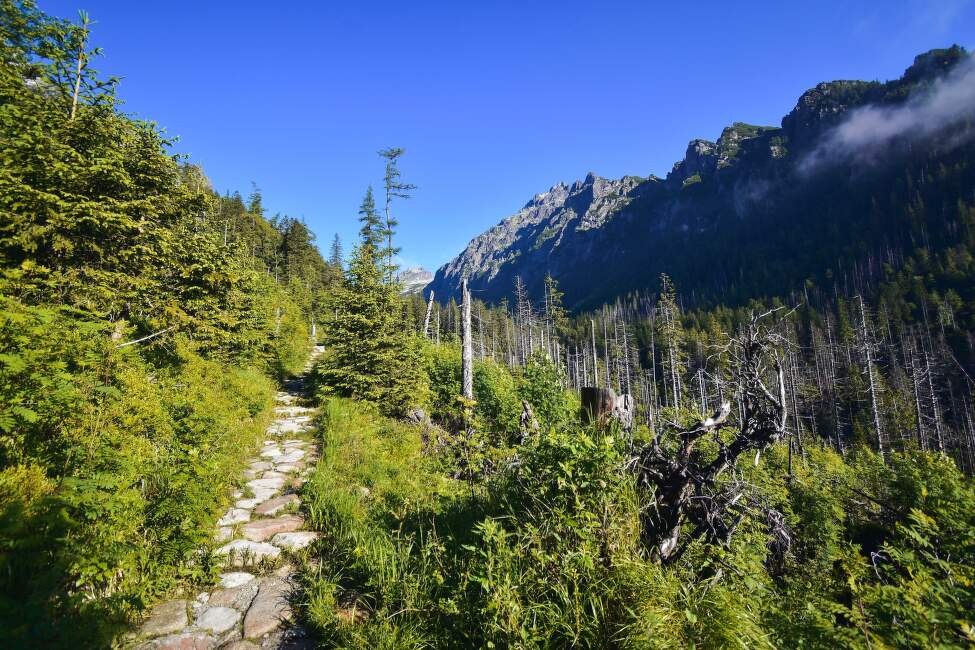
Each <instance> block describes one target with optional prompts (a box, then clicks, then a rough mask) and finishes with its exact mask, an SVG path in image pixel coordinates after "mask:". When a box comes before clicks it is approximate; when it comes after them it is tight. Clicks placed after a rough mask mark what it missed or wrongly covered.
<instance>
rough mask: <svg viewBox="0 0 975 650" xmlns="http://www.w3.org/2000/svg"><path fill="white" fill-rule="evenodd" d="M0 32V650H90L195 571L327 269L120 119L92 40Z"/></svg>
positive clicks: (307, 246)
mask: <svg viewBox="0 0 975 650" xmlns="http://www.w3.org/2000/svg"><path fill="white" fill-rule="evenodd" d="M0 26H2V28H3V32H2V35H3V39H2V42H0V61H2V64H0V143H2V144H0V261H2V271H0V273H2V275H0V639H5V641H0V645H4V646H5V647H22V646H23V645H27V644H29V645H31V646H34V647H53V646H57V645H65V646H69V647H99V646H101V645H102V644H104V643H107V640H108V639H110V638H111V636H112V635H113V633H114V632H115V631H117V629H118V626H119V624H120V623H123V622H124V621H125V620H126V617H127V616H130V615H132V614H135V613H138V612H139V611H140V610H141V609H142V608H143V607H145V606H146V605H147V604H149V603H151V602H152V601H153V600H154V599H156V598H158V597H159V596H160V595H162V594H164V593H165V592H166V591H167V590H169V589H171V588H172V587H173V586H174V584H176V583H178V582H179V581H181V580H185V579H187V578H192V577H193V576H194V574H199V573H200V572H201V571H204V568H203V567H201V566H199V564H194V563H193V562H192V561H191V560H192V557H193V556H192V553H193V552H194V551H195V550H196V549H197V548H198V547H199V546H200V544H201V543H202V542H204V541H206V540H207V539H208V538H209V534H210V529H211V527H212V524H213V522H214V521H215V518H216V516H217V509H218V507H219V506H220V505H221V504H222V502H223V501H224V500H225V499H226V498H227V497H228V494H229V488H230V486H231V484H232V482H233V481H234V477H235V475H236V471H237V468H238V465H239V464H240V463H241V462H242V460H243V458H244V457H245V455H246V454H247V453H248V452H249V451H251V450H252V449H253V446H254V445H256V444H258V441H259V440H260V437H261V436H262V435H263V429H264V426H265V424H266V422H267V420H268V418H269V417H270V406H271V398H272V395H273V391H272V388H273V382H274V381H276V380H277V379H278V378H280V377H282V376H284V375H286V374H287V373H289V372H292V371H294V370H295V369H297V368H300V367H301V366H302V365H303V364H304V362H305V359H306V358H307V353H308V351H309V349H310V347H311V345H312V338H311V330H312V328H313V327H314V324H315V322H316V321H317V320H320V319H321V312H322V310H323V307H322V305H323V300H324V299H325V298H326V297H327V294H328V292H329V291H330V287H331V285H332V284H333V283H334V281H335V277H336V274H337V269H336V268H335V267H334V266H330V265H329V264H327V263H325V262H324V261H323V260H322V258H321V256H320V255H319V253H318V250H317V248H316V247H315V245H314V237H313V235H312V234H311V233H310V232H309V230H308V229H307V228H306V227H305V225H304V224H303V223H301V222H300V221H296V220H293V219H289V218H284V217H276V218H273V219H268V218H267V215H265V214H264V210H263V208H262V205H261V195H260V193H259V192H257V191H256V190H255V191H254V192H253V194H252V195H251V196H250V198H249V200H248V202H247V203H246V204H245V203H244V202H243V201H242V200H241V198H240V196H239V195H234V196H219V195H217V194H215V193H214V192H213V190H212V189H211V188H210V184H209V182H208V181H207V179H206V177H205V176H204V174H203V173H202V171H201V170H200V169H199V168H197V167H195V166H192V165H189V164H186V163H185V162H182V161H181V160H179V159H178V158H177V157H174V156H173V155H171V154H170V153H169V151H168V147H169V142H168V141H167V140H166V139H165V137H164V136H163V135H162V134H161V133H160V131H159V130H158V129H157V128H156V127H155V126H154V125H153V124H151V123H149V122H145V121H141V120H137V119H134V118H132V117H130V116H128V115H126V114H124V113H123V112H121V110H120V108H119V104H118V101H117V99H116V95H115V88H116V85H117V84H116V81H115V80H114V79H112V78H111V77H108V76H103V75H100V74H99V73H98V72H96V71H95V68H94V67H93V66H95V65H97V50H95V49H93V47H92V45H91V44H90V40H91V36H92V35H91V33H90V32H89V28H88V26H87V25H85V24H83V23H82V24H77V23H75V24H71V23H68V22H65V21H61V20H58V19H54V18H51V17H48V16H45V15H44V14H41V13H39V12H38V11H37V10H36V9H35V8H34V6H33V3H32V2H12V1H8V0H5V1H4V2H3V3H2V4H0ZM79 70H80V75H79V74H77V72H78V71H79Z"/></svg>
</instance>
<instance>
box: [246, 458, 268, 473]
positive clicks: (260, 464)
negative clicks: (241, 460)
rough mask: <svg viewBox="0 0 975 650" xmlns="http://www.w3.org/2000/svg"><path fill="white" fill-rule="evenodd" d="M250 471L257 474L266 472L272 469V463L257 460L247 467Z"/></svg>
mask: <svg viewBox="0 0 975 650" xmlns="http://www.w3.org/2000/svg"><path fill="white" fill-rule="evenodd" d="M247 468H248V469H252V470H254V471H255V472H266V471H267V470H269V469H271V463H269V462H268V461H266V460H256V461H254V462H253V463H251V464H250V465H248V466H247Z"/></svg>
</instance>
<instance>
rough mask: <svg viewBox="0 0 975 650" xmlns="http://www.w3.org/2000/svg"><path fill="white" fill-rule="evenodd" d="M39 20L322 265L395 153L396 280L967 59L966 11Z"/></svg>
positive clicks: (199, 11)
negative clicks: (471, 245) (258, 196)
mask: <svg viewBox="0 0 975 650" xmlns="http://www.w3.org/2000/svg"><path fill="white" fill-rule="evenodd" d="M39 4H40V6H41V8H42V9H44V10H45V11H47V12H48V13H52V14H56V15H59V16H64V17H68V16H75V15H76V14H77V10H78V9H85V10H86V11H88V13H89V14H91V16H92V17H93V18H94V19H95V20H96V21H97V24H96V25H95V27H94V41H95V44H97V45H100V46H101V47H102V48H103V49H104V51H105V56H104V58H103V60H102V61H100V62H99V68H100V69H101V70H102V71H104V72H109V73H112V74H116V75H119V76H122V77H124V79H123V82H122V85H121V90H120V94H121V96H122V98H123V99H124V100H125V101H126V105H125V108H126V110H128V111H130V112H132V113H134V114H135V115H137V116H139V117H142V118H147V119H151V120H153V121H155V122H157V123H158V124H159V125H160V126H162V127H164V128H165V129H166V131H167V133H168V134H170V135H174V136H179V138H180V142H179V143H178V144H177V146H176V150H177V151H179V152H182V153H186V154H188V155H189V156H190V158H191V160H192V161H193V162H195V163H198V164H200V165H201V166H202V167H203V168H204V170H205V171H206V173H207V174H208V176H209V177H210V178H211V179H212V181H213V183H214V186H215V187H216V188H217V189H218V190H220V191H221V192H222V191H224V190H228V189H229V190H234V189H237V190H240V192H241V193H242V194H244V195H245V196H246V195H247V194H248V193H249V191H250V187H251V181H254V182H256V183H257V185H258V186H259V187H260V188H261V190H262V192H263V194H264V202H265V205H266V206H267V207H268V208H269V210H270V211H271V212H272V213H273V212H281V213H283V214H288V215H290V216H294V217H302V218H304V219H305V220H306V222H307V223H308V224H309V226H310V227H311V228H312V230H313V231H314V232H315V233H317V235H318V238H319V243H320V245H321V246H322V248H323V249H327V247H328V244H329V242H330V241H331V238H332V235H333V233H336V232H337V233H339V235H340V236H341V237H342V239H343V241H344V242H345V243H346V245H347V246H346V247H347V248H348V245H349V244H350V243H351V242H352V241H354V237H355V233H356V231H357V228H358V224H357V222H356V209H357V207H358V205H359V201H360V199H361V197H362V195H363V193H364V191H365V189H366V186H368V185H369V184H370V183H371V184H373V185H374V186H375V187H376V188H377V189H378V188H379V186H380V185H381V183H382V171H383V167H382V161H381V160H380V159H379V157H378V156H377V155H376V151H377V150H378V149H380V148H384V147H388V146H398V147H404V148H405V149H406V155H405V156H404V157H403V159H402V163H401V169H402V172H403V177H404V179H405V180H406V181H408V182H412V183H415V184H416V185H417V186H418V187H419V189H418V190H417V192H416V196H415V197H414V198H413V199H411V200H409V201H407V202H405V203H401V204H399V205H398V206H397V208H396V210H397V213H398V216H399V218H400V221H401V226H400V234H399V243H400V245H402V247H403V258H404V259H403V262H404V263H406V264H422V265H424V266H426V267H427V268H429V269H431V270H433V269H435V268H437V267H438V266H439V265H441V264H442V263H444V262H446V261H447V260H449V259H450V258H451V257H453V256H454V255H455V254H457V253H458V252H460V250H461V249H463V247H464V246H466V244H467V242H468V241H469V240H470V239H471V238H472V237H474V236H475V235H477V234H478V233H480V232H482V231H483V230H485V229H486V228H488V227H490V226H492V225H494V224H495V223H497V222H498V221H500V220H501V219H502V218H503V217H505V216H507V215H509V214H511V213H513V212H515V211H516V210H518V209H519V208H520V207H521V206H522V205H523V204H524V203H525V202H526V201H527V200H528V199H529V198H531V196H532V195H534V194H536V193H538V192H541V191H544V190H546V189H547V188H549V187H550V186H551V185H553V184H555V183H556V182H558V181H567V182H571V181H573V180H576V179H580V178H583V177H584V176H585V174H586V173H587V172H588V171H594V172H596V173H597V174H599V175H602V176H607V177H619V176H622V175H624V174H638V175H641V176H645V175H649V174H651V173H656V174H658V175H661V176H662V175H664V174H666V173H667V172H668V171H669V170H670V168H671V166H672V165H673V163H674V162H675V161H677V160H678V159H680V158H681V157H682V156H683V153H684V150H685V148H686V146H687V142H688V141H689V140H691V139H692V138H698V137H703V138H708V139H715V138H716V137H717V136H718V135H719V134H720V132H721V129H722V128H723V127H724V126H726V125H728V124H730V123H731V122H734V121H745V122H751V123H757V124H778V123H779V121H780V119H781V117H782V116H783V115H784V114H785V113H787V112H788V111H789V110H791V109H792V107H793V106H794V105H795V101H796V99H797V98H798V97H799V95H800V94H801V93H802V92H803V91H804V90H805V89H807V88H809V87H811V86H813V85H815V84H816V83H817V82H819V81H824V80H832V79H851V78H853V79H880V80H885V79H890V78H894V77H897V76H899V75H900V74H901V72H902V71H903V70H904V68H906V67H907V66H908V65H909V64H910V63H911V61H912V59H913V57H914V55H916V54H918V53H920V52H922V51H926V50H928V49H931V48H934V47H944V46H947V45H950V44H952V43H959V44H961V45H964V46H966V47H969V48H971V47H972V46H973V45H975V1H973V0H946V1H943V2H938V1H935V0H928V1H915V0H911V1H897V0H889V1H888V2H857V1H856V0H843V1H833V0H820V1H818V2H809V3H805V2H803V3H788V2H781V1H780V2H768V3H751V4H750V5H749V6H748V7H733V6H731V5H733V4H743V3H729V2H714V3H711V2H696V3H675V2H668V3H663V2H610V1H607V2H593V1H592V0H589V1H588V2H557V3H555V2H524V1H523V2H515V3H507V2H482V3H467V2H456V1H454V2H423V1H420V0H414V1H413V2H396V3H392V2H361V1H360V2H333V1H322V2H276V3H274V2H266V1H265V2H249V1H246V0H243V1H242V0H237V1H234V2H230V1H223V0H220V1H218V0H213V1H205V0H197V1H195V2H188V1H181V0H169V1H167V2H156V1H152V0H141V1H126V2H122V1H119V0H116V1H114V2H112V1H108V0H39Z"/></svg>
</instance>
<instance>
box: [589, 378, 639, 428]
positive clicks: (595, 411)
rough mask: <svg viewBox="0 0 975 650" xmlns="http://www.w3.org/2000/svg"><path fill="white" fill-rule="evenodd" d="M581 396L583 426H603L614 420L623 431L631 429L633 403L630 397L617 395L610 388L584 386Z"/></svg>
mask: <svg viewBox="0 0 975 650" xmlns="http://www.w3.org/2000/svg"><path fill="white" fill-rule="evenodd" d="M581 395H582V422H583V424H591V423H597V424H599V425H600V426H605V425H606V424H608V423H609V421H610V420H615V421H616V422H619V424H620V427H621V428H622V429H623V430H624V431H630V430H631V429H632V428H633V411H634V402H633V397H632V396H631V395H628V394H623V395H617V394H616V391H614V390H613V389H612V388H599V387H597V386H584V387H583V388H582V391H581Z"/></svg>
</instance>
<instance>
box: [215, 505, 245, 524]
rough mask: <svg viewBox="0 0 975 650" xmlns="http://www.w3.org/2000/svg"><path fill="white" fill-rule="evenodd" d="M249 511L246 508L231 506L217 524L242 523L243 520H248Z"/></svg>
mask: <svg viewBox="0 0 975 650" xmlns="http://www.w3.org/2000/svg"><path fill="white" fill-rule="evenodd" d="M250 518H251V511H250V510H247V509H246V508H231V509H230V510H228V511H227V514H225V515H224V516H223V517H221V518H220V521H218V522H217V525H218V526H233V525H234V524H242V523H244V522H245V521H250Z"/></svg>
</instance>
